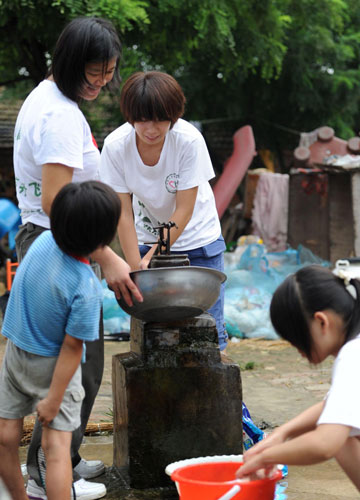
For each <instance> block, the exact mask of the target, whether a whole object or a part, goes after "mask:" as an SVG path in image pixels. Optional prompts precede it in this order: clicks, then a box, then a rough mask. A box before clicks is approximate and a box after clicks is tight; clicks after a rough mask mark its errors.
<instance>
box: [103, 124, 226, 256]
mask: <svg viewBox="0 0 360 500" xmlns="http://www.w3.org/2000/svg"><path fill="white" fill-rule="evenodd" d="M214 176H215V173H214V169H213V166H212V164H211V160H210V156H209V152H208V150H207V147H206V143H205V140H204V138H203V136H202V135H201V133H200V132H199V131H198V130H197V129H196V127H194V126H193V125H191V124H190V123H189V122H187V121H185V120H182V119H179V120H178V121H177V122H176V123H175V125H174V126H173V128H172V129H170V130H169V132H168V133H167V134H166V136H165V141H164V145H163V148H162V151H161V155H160V159H159V161H158V163H157V164H156V165H154V166H148V165H145V164H144V163H143V161H142V159H141V157H140V154H139V152H138V149H137V146H136V133H135V129H134V127H133V126H132V125H130V124H129V123H125V124H124V125H122V126H121V127H119V128H117V129H116V130H114V131H113V132H112V133H111V134H110V135H109V136H108V137H107V138H106V139H105V142H104V147H103V149H102V152H101V168H100V178H101V180H102V181H103V182H106V183H107V184H109V185H110V186H111V187H112V188H113V189H115V191H116V192H118V193H131V194H133V209H134V217H135V228H136V233H137V237H138V242H139V244H144V243H148V242H153V243H155V242H156V240H157V235H158V232H157V231H156V230H154V229H153V228H154V227H155V226H158V225H159V224H161V223H164V222H168V221H169V220H171V215H172V214H173V213H174V211H175V208H176V193H177V191H178V190H179V191H180V190H185V189H190V188H193V187H196V186H198V194H197V198H196V202H195V207H194V211H193V215H192V218H191V220H190V221H189V223H188V224H187V226H186V227H185V229H184V231H183V232H182V234H181V235H180V237H179V238H178V239H177V241H176V242H175V243H174V244H173V245H172V247H171V248H172V250H175V251H182V250H193V249H195V248H200V247H202V246H204V245H207V244H209V243H212V242H213V241H215V240H217V239H218V238H219V236H220V234H221V228H220V221H219V217H218V214H217V210H216V206H215V198H214V194H213V191H212V189H211V186H210V184H209V182H208V181H209V180H210V179H211V178H213V177H214Z"/></svg>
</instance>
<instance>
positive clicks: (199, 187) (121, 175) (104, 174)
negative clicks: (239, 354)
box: [101, 71, 227, 350]
mask: <svg viewBox="0 0 360 500" xmlns="http://www.w3.org/2000/svg"><path fill="white" fill-rule="evenodd" d="M120 105H121V112H122V114H123V116H124V118H125V119H126V120H127V123H125V124H124V125H122V126H121V127H119V128H117V129H116V130H114V131H113V132H112V133H111V134H110V135H109V136H108V137H107V138H106V139H105V142H104V147H103V149H102V153H101V163H102V164H101V180H103V181H104V182H106V183H107V184H109V185H110V186H111V187H112V188H114V189H115V191H116V192H117V193H118V195H119V198H120V200H121V206H122V211H121V216H120V222H119V229H118V233H119V238H120V243H121V247H122V250H123V252H124V255H125V258H126V260H127V262H128V264H130V266H131V268H132V269H133V270H136V269H146V268H147V267H148V265H149V262H150V260H151V258H152V256H153V254H154V252H155V250H156V249H157V241H158V232H157V230H156V229H155V228H156V227H157V226H159V225H160V224H163V223H167V222H170V221H172V222H174V223H175V226H174V227H173V228H172V229H171V231H170V247H171V253H172V254H184V253H186V254H188V257H189V260H190V265H193V266H202V267H211V268H214V269H218V270H220V271H222V270H223V269H224V256H223V253H224V250H225V243H224V239H223V237H222V235H221V227H220V221H219V217H218V214H217V210H216V206H215V199H214V194H213V191H212V189H211V187H210V184H209V180H210V179H212V178H213V177H214V176H215V173H214V169H213V166H212V163H211V160H210V156H209V152H208V150H207V147H206V143H205V140H204V138H203V136H202V135H201V133H200V132H199V131H198V130H197V129H196V128H195V127H194V126H193V125H192V124H190V123H189V122H187V121H186V120H183V119H182V118H181V117H182V116H183V114H184V107H185V96H184V93H183V91H182V89H181V87H180V85H179V83H178V82H177V81H176V80H175V79H174V78H173V77H172V76H171V75H168V74H166V73H162V72H159V71H149V72H145V73H142V72H138V73H135V74H133V75H132V76H130V78H129V79H128V80H127V81H126V82H125V84H124V86H123V88H122V91H121V97H120ZM133 214H134V216H133ZM134 217H135V219H134ZM209 312H210V314H212V315H213V316H214V318H215V320H216V326H217V330H218V335H219V346H220V349H221V350H224V349H225V347H226V343H227V334H226V331H225V326H224V285H222V288H221V292H220V294H219V297H218V300H217V302H216V303H215V304H214V305H213V306H212V308H211V309H209Z"/></svg>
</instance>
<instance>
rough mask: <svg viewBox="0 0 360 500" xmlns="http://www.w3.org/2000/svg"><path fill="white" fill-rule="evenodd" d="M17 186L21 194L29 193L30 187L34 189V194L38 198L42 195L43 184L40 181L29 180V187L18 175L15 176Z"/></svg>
mask: <svg viewBox="0 0 360 500" xmlns="http://www.w3.org/2000/svg"><path fill="white" fill-rule="evenodd" d="M15 186H16V189H18V190H19V194H23V195H24V196H26V195H27V190H28V188H30V189H32V190H33V195H34V196H36V197H37V198H38V197H39V196H41V184H40V183H39V182H29V183H28V185H27V187H26V184H25V183H24V182H21V181H20V179H19V178H18V177H15Z"/></svg>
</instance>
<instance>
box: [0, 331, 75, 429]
mask: <svg viewBox="0 0 360 500" xmlns="http://www.w3.org/2000/svg"><path fill="white" fill-rule="evenodd" d="M57 360H58V358H57V356H55V357H45V356H39V355H37V354H31V353H29V352H26V351H23V350H22V349H20V348H19V347H17V346H16V345H15V344H14V343H13V342H12V341H11V340H9V339H8V340H7V345H6V351H5V356H4V359H3V363H2V367H1V371H0V417H2V418H7V419H18V418H23V417H25V416H26V415H29V414H30V413H33V412H34V411H35V408H36V405H37V403H38V402H39V401H40V400H41V399H44V398H45V397H46V396H47V394H48V392H49V387H50V383H51V379H52V375H53V372H54V369H55V365H56V362H57ZM84 395H85V391H84V388H83V386H82V385H81V367H80V366H79V367H78V368H77V370H76V372H75V373H74V376H73V377H72V379H71V380H70V382H69V385H68V387H67V389H66V391H65V394H64V398H63V401H62V403H61V405H60V409H59V413H58V414H57V415H56V417H55V418H54V420H53V421H52V422H51V423H50V424H49V427H51V428H52V429H56V430H59V431H73V430H75V429H77V428H78V427H79V426H80V410H81V404H82V400H83V398H84Z"/></svg>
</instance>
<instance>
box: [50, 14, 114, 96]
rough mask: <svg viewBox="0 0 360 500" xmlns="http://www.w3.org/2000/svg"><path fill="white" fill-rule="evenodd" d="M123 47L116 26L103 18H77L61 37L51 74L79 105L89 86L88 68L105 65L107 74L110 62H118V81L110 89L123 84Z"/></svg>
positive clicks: (54, 55)
mask: <svg viewBox="0 0 360 500" xmlns="http://www.w3.org/2000/svg"><path fill="white" fill-rule="evenodd" d="M120 56H121V43H120V40H119V37H118V35H117V33H116V30H115V28H114V26H113V24H112V23H111V22H110V21H107V20H106V19H102V18H99V17H77V18H76V19H73V20H72V21H71V22H70V23H69V24H67V25H66V26H65V28H64V30H63V31H62V33H61V34H60V36H59V38H58V40H57V42H56V46H55V50H54V54H53V59H52V64H51V68H50V71H49V74H52V76H53V78H54V81H55V83H56V85H57V86H58V87H59V89H60V90H61V92H62V93H63V94H64V95H65V96H66V97H68V98H69V99H71V100H73V101H75V102H79V101H80V95H81V91H82V89H83V87H84V85H86V84H87V83H88V82H87V80H86V77H85V65H86V64H88V63H102V64H103V70H104V71H105V69H106V64H107V63H108V61H110V59H113V58H116V68H115V72H114V77H113V79H112V81H111V82H109V83H108V85H107V87H108V88H110V89H111V88H116V87H117V86H118V84H119V83H120V76H119V59H120Z"/></svg>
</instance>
